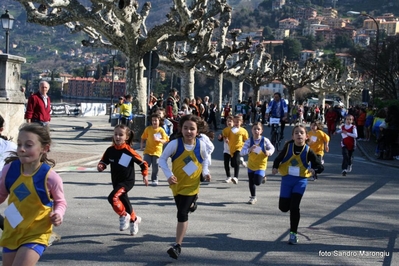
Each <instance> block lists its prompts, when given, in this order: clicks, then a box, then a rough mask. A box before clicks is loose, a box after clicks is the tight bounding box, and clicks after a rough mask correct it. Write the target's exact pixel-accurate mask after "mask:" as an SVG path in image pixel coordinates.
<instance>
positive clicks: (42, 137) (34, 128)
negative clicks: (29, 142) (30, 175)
mask: <svg viewBox="0 0 399 266" xmlns="http://www.w3.org/2000/svg"><path fill="white" fill-rule="evenodd" d="M23 131H24V132H29V133H33V134H35V135H37V137H38V139H39V142H40V144H41V145H42V146H45V145H49V146H51V138H50V130H49V128H48V127H44V126H42V125H40V124H38V123H30V124H23V125H22V126H21V127H20V128H19V132H23ZM49 151H50V149H49ZM17 159H18V156H17V154H16V153H14V156H10V157H8V158H6V159H5V162H6V164H7V163H10V162H12V161H15V160H17ZM40 162H44V163H46V164H48V165H50V166H51V167H54V166H55V161H54V160H53V159H49V158H47V153H43V154H42V157H41V158H40Z"/></svg>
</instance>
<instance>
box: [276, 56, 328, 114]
mask: <svg viewBox="0 0 399 266" xmlns="http://www.w3.org/2000/svg"><path fill="white" fill-rule="evenodd" d="M328 69H329V68H328V67H327V66H326V65H324V64H323V63H321V62H319V61H314V60H313V59H308V60H307V61H306V62H305V65H304V66H303V67H301V66H299V64H298V63H297V62H287V61H286V59H285V58H284V59H283V60H282V61H281V62H279V63H278V64H277V70H276V75H277V77H278V80H280V81H281V83H282V84H283V85H284V86H285V87H286V89H287V91H288V95H287V96H288V102H289V105H290V106H291V105H292V102H293V98H294V92H295V90H297V89H299V88H302V87H303V86H305V85H307V84H311V83H313V82H315V81H318V80H320V79H322V78H323V76H325V75H326V74H327V73H328Z"/></svg>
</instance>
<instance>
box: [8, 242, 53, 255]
mask: <svg viewBox="0 0 399 266" xmlns="http://www.w3.org/2000/svg"><path fill="white" fill-rule="evenodd" d="M20 247H26V248H30V249H33V250H34V251H36V252H37V254H39V256H42V255H43V252H44V251H45V250H46V246H45V245H43V244H37V243H26V244H22V245H21V246H19V248H20ZM19 248H17V249H9V248H6V247H3V253H12V252H17V251H18V249H19Z"/></svg>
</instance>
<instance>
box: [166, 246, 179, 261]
mask: <svg viewBox="0 0 399 266" xmlns="http://www.w3.org/2000/svg"><path fill="white" fill-rule="evenodd" d="M180 253H181V247H180V245H179V244H174V245H173V247H171V248H170V249H168V254H169V257H171V258H174V259H175V260H177V258H178V257H179V256H180Z"/></svg>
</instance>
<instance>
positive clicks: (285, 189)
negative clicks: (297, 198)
mask: <svg viewBox="0 0 399 266" xmlns="http://www.w3.org/2000/svg"><path fill="white" fill-rule="evenodd" d="M307 184H308V179H307V178H304V177H299V176H291V175H286V176H283V177H281V186H280V198H291V195H292V193H298V194H301V195H303V193H305V190H306V185H307Z"/></svg>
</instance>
